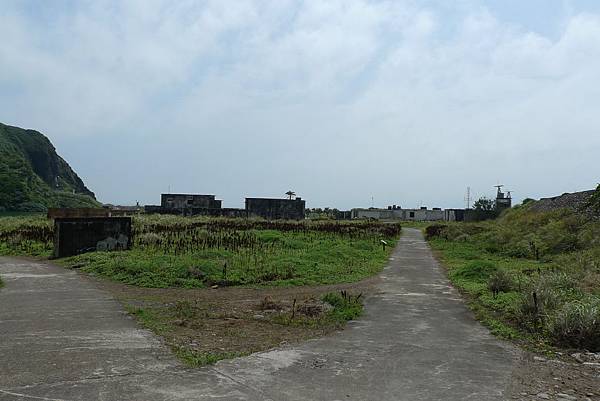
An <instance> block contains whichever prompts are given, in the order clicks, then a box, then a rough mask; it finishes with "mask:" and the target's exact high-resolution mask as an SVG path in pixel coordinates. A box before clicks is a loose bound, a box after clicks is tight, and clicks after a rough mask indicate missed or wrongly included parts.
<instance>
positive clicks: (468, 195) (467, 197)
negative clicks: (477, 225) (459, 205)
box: [464, 187, 471, 209]
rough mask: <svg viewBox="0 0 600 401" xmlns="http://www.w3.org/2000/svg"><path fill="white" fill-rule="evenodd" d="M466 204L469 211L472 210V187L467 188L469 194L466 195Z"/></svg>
mask: <svg viewBox="0 0 600 401" xmlns="http://www.w3.org/2000/svg"><path fill="white" fill-rule="evenodd" d="M464 200H465V203H466V205H467V209H470V208H471V187H467V194H466V195H465V199H464Z"/></svg>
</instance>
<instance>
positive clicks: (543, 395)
mask: <svg viewBox="0 0 600 401" xmlns="http://www.w3.org/2000/svg"><path fill="white" fill-rule="evenodd" d="M536 397H537V398H540V399H542V400H549V399H550V396H549V395H548V394H547V393H539V394H537V395H536Z"/></svg>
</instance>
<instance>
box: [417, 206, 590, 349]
mask: <svg viewBox="0 0 600 401" xmlns="http://www.w3.org/2000/svg"><path fill="white" fill-rule="evenodd" d="M426 232H427V233H428V238H429V241H430V244H431V246H432V248H433V249H434V250H436V251H437V253H438V255H439V256H440V258H441V259H442V261H443V262H444V264H445V266H446V267H447V268H448V275H449V278H450V280H451V281H452V283H453V284H454V285H455V286H456V287H457V288H459V289H460V290H461V291H462V292H463V293H464V294H466V295H467V297H468V299H469V302H470V305H471V307H472V309H473V310H474V311H475V313H476V314H477V316H478V317H479V318H480V319H481V320H482V321H483V322H484V323H485V324H486V325H488V326H489V327H490V329H491V330H492V331H493V332H494V333H495V334H497V335H500V336H503V337H506V338H512V339H520V340H524V341H526V342H527V343H528V344H530V345H533V346H535V347H538V348H544V347H551V346H558V347H566V348H578V349H587V350H590V351H599V350H600V222H598V221H597V220H594V219H590V218H589V217H585V216H582V215H579V214H576V213H574V212H570V211H567V210H561V211H553V212H544V213H541V212H540V213H536V212H530V211H529V210H528V208H527V207H521V208H516V209H514V210H511V211H509V212H508V213H506V214H505V215H503V216H502V217H501V218H499V219H498V220H496V221H489V222H483V223H454V224H443V225H432V226H430V227H429V228H427V229H426Z"/></svg>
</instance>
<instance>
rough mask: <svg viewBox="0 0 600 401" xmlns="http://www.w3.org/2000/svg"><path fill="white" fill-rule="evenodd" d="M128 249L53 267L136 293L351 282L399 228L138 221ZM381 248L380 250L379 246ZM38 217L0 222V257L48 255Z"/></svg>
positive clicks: (375, 267)
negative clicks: (80, 272)
mask: <svg viewBox="0 0 600 401" xmlns="http://www.w3.org/2000/svg"><path fill="white" fill-rule="evenodd" d="M133 230H134V234H133V237H134V245H133V247H132V249H131V250H129V251H124V252H92V253H87V254H84V255H79V256H76V257H71V258H66V259H61V260H59V261H58V263H60V264H62V265H64V266H67V267H76V268H80V269H82V270H83V271H86V272H88V273H91V274H97V275H100V276H103V277H107V278H110V279H113V280H116V281H120V282H123V283H127V284H131V285H136V286H141V287H159V288H166V287H186V288H192V287H204V286H212V285H220V286H235V285H275V286H290V285H315V284H333V283H344V282H353V281H358V280H361V279H363V278H366V277H369V276H372V275H373V274H376V273H377V272H379V271H380V270H381V268H382V267H383V266H384V265H385V262H386V261H387V258H388V256H389V253H390V252H391V249H392V248H393V245H394V244H395V241H396V240H397V238H398V236H399V234H400V226H399V225H394V224H383V223H376V222H331V221H325V222H310V221H302V222H283V221H282V222H267V221H262V220H248V219H224V218H219V219H214V218H213V219H211V218H183V217H175V216H140V217H135V218H134V225H133ZM382 239H383V240H386V241H387V242H388V244H389V246H388V247H386V248H385V249H383V247H382V244H381V240H382ZM51 251H52V226H51V225H50V223H49V222H48V221H47V220H45V219H43V218H41V217H26V218H25V217H10V218H0V254H2V255H35V256H49V255H50V254H51Z"/></svg>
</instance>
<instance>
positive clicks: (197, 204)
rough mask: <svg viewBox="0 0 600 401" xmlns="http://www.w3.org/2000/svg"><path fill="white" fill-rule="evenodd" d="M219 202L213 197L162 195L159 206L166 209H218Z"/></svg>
mask: <svg viewBox="0 0 600 401" xmlns="http://www.w3.org/2000/svg"><path fill="white" fill-rule="evenodd" d="M221 203H222V201H221V200H218V199H215V195H195V194H162V195H161V196H160V206H161V207H163V208H167V209H195V208H198V209H220V208H221Z"/></svg>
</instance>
